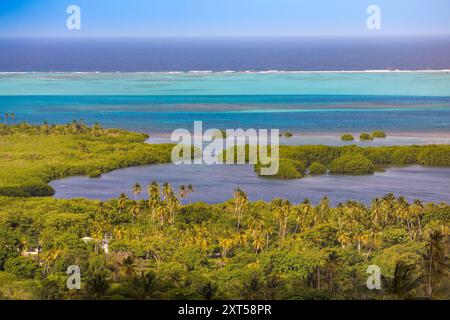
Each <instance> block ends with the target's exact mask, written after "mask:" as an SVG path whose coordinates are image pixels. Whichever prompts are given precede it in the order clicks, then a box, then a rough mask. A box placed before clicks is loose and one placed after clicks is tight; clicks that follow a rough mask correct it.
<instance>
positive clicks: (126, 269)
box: [120, 256, 136, 279]
mask: <svg viewBox="0 0 450 320" xmlns="http://www.w3.org/2000/svg"><path fill="white" fill-rule="evenodd" d="M120 266H121V269H122V273H123V274H124V276H126V277H127V278H128V279H130V278H131V277H133V276H135V275H136V263H135V261H134V258H133V257H132V256H128V257H126V258H124V259H123V260H122V262H121V263H120Z"/></svg>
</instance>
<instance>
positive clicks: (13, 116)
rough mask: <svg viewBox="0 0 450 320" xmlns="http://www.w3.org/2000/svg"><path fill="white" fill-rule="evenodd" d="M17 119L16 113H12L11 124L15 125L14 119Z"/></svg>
mask: <svg viewBox="0 0 450 320" xmlns="http://www.w3.org/2000/svg"><path fill="white" fill-rule="evenodd" d="M15 118H16V115H15V114H14V113H11V123H12V125H14V119H15Z"/></svg>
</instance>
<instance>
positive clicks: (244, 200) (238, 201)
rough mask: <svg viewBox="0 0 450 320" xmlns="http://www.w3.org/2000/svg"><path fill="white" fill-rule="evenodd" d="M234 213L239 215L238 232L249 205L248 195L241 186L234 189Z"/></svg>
mask: <svg viewBox="0 0 450 320" xmlns="http://www.w3.org/2000/svg"><path fill="white" fill-rule="evenodd" d="M233 198H234V215H235V216H236V217H237V225H236V232H239V227H240V225H241V219H242V214H243V211H244V210H245V208H246V207H247V205H248V196H247V194H246V193H245V192H244V191H242V190H241V189H240V188H236V189H235V190H234V195H233Z"/></svg>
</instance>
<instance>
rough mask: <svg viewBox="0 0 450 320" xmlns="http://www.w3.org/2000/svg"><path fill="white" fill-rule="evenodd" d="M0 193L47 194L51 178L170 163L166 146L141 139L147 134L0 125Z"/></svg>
mask: <svg viewBox="0 0 450 320" xmlns="http://www.w3.org/2000/svg"><path fill="white" fill-rule="evenodd" d="M0 137H1V143H0V152H1V153H0V195H4V196H17V197H30V196H50V195H53V192H54V191H53V189H52V188H51V187H50V186H48V185H47V183H48V182H49V181H51V180H54V179H58V178H62V177H66V176H71V175H72V176H73V175H89V176H90V177H99V176H100V175H101V174H102V173H104V172H108V171H111V170H114V169H118V168H124V167H130V166H136V165H144V164H152V163H165V162H169V161H170V153H171V148H172V145H149V144H145V143H143V142H144V141H145V140H146V139H147V138H148V136H147V135H145V134H141V133H130V132H126V131H123V130H117V129H103V128H102V127H100V126H99V125H98V124H96V125H94V126H93V127H87V126H86V125H84V124H82V123H81V122H77V121H75V122H72V123H70V124H68V125H58V126H55V125H52V126H50V125H48V124H43V125H41V126H31V125H28V124H26V123H21V124H19V125H14V126H6V125H4V124H3V125H0Z"/></svg>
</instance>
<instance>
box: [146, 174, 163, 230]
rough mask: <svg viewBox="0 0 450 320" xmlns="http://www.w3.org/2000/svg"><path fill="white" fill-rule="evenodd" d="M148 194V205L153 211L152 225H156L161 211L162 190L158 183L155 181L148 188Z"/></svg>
mask: <svg viewBox="0 0 450 320" xmlns="http://www.w3.org/2000/svg"><path fill="white" fill-rule="evenodd" d="M147 192H148V199H149V200H148V205H149V207H150V210H151V217H152V223H155V220H156V217H157V215H158V212H159V210H160V205H161V190H160V187H159V184H158V183H157V182H156V181H153V182H152V183H151V184H149V185H148V187H147Z"/></svg>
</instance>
